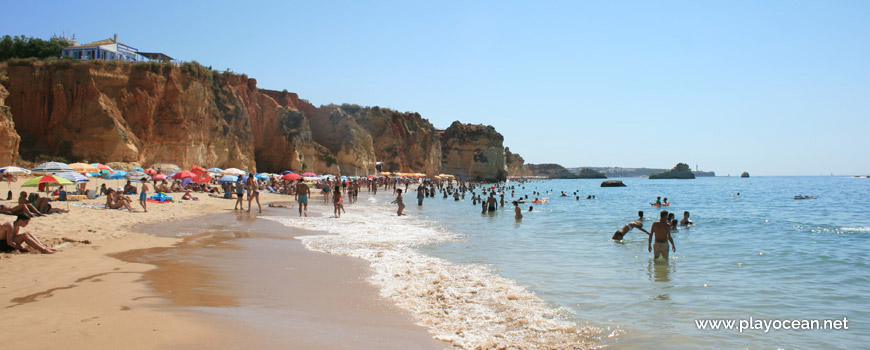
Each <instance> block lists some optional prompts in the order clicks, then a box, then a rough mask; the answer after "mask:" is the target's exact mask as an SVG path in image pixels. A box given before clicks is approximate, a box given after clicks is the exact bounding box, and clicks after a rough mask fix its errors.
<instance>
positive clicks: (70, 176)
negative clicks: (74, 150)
mask: <svg viewBox="0 0 870 350" xmlns="http://www.w3.org/2000/svg"><path fill="white" fill-rule="evenodd" d="M54 176H57V177H62V178H64V179H67V180H70V181H72V182H88V181H91V180H89V179H88V177H87V176H84V175H82V174H79V173H76V172H72V171H70V172H65V173H60V174H56V175H54Z"/></svg>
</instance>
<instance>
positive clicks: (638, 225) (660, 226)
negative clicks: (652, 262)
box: [611, 210, 692, 260]
mask: <svg viewBox="0 0 870 350" xmlns="http://www.w3.org/2000/svg"><path fill="white" fill-rule="evenodd" d="M637 216H638V218H637V220H635V221H631V222H629V223H626V224H625V226H623V227H622V228H620V229H618V230H616V232H614V233H613V237H611V239H613V240H615V241H621V240H622V239H623V238H624V237H625V235H626V234H628V232H630V231H631V230H632V229H638V230H639V231H641V232H643V233H646V234H647V235H648V236H649V240H648V245H649V247H648V249H649V251H650V252H652V251H653V248H655V252H654V254H653V258H654V259H658V258H664V259H665V260H667V259H668V244H670V248H671V249H673V251H677V247H676V245H674V239H673V237H672V236H671V231H674V230H676V229H677V227H678V226H682V227H689V226H691V225H692V220H691V219H689V212H688V211H684V212H683V219H682V220H680V221H679V223H678V222H677V220H676V219H675V218H674V213H669V212H668V211H667V210H662V211H661V213H660V219H659V220H658V221H655V222H653V224H652V228H651V229H650V231H647V230H645V229H644V228H643V221H644V220H647V218H644V217H643V211H638V212H637ZM653 240H655V244H653Z"/></svg>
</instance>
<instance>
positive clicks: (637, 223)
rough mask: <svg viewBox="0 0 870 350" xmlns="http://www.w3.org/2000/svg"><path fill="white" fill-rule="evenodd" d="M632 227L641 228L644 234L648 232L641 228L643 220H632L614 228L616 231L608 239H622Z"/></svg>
mask: <svg viewBox="0 0 870 350" xmlns="http://www.w3.org/2000/svg"><path fill="white" fill-rule="evenodd" d="M634 228H636V229H638V230H641V231H643V232H644V233H646V234H649V232H648V231H647V230H644V228H643V221H632V222H629V223H626V224H625V226H623V227H622V228H620V229H618V230H616V232H614V233H613V237H611V238H610V239H612V240H614V241H619V240H622V238H623V237H625V235H626V234H628V232H629V231H631V230H632V229H634Z"/></svg>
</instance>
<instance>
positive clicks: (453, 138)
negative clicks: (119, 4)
mask: <svg viewBox="0 0 870 350" xmlns="http://www.w3.org/2000/svg"><path fill="white" fill-rule="evenodd" d="M5 76H8V78H5ZM0 77H4V80H6V87H7V88H8V89H9V97H8V98H6V101H5V103H6V105H7V106H9V108H0V136H3V135H6V136H3V137H2V141H0V142H5V143H6V145H4V147H3V148H2V152H5V153H4V155H0V157H6V158H0V163H3V164H4V165H5V164H13V163H14V162H15V157H19V156H18V155H15V154H16V153H15V151H16V150H17V152H18V153H20V158H25V159H27V160H30V161H33V160H37V158H41V159H45V158H50V159H53V160H61V161H67V162H76V161H83V160H84V161H89V162H101V163H110V162H119V163H124V164H153V163H172V164H178V165H179V166H181V167H182V168H190V167H191V166H193V165H204V166H208V167H221V168H228V167H235V168H240V169H246V170H249V171H257V170H259V171H270V172H277V171H281V170H294V171H311V172H315V173H332V174H337V173H342V174H345V175H369V174H373V173H374V172H375V163H376V162H383V164H384V166H383V168H384V170H385V171H395V172H419V173H426V174H430V175H435V174H439V173H451V174H453V175H456V176H459V177H469V178H478V179H487V180H496V179H504V178H505V176H506V174H507V168H506V159H505V158H506V154H505V151H504V145H503V142H504V138H503V136H502V135H501V134H499V133H498V132H496V131H495V129H494V128H492V127H491V126H482V125H470V124H462V123H454V124H453V125H451V127H450V128H448V129H447V130H443V131H439V130H436V129H435V127H434V126H433V125H432V124H431V123H430V122H429V121H428V120H426V119H425V118H423V117H422V116H421V115H420V114H418V113H414V112H398V111H394V110H390V109H386V108H379V107H360V106H356V105H341V106H336V105H327V106H321V107H315V106H314V105H312V104H310V103H309V102H308V101H305V100H303V99H300V98H299V96H298V95H296V94H295V93H291V92H287V91H286V90H285V91H272V90H265V89H260V88H257V81H256V80H255V79H250V78H248V77H247V76H245V75H243V74H241V75H240V74H235V73H229V72H217V71H214V70H211V69H210V68H206V67H203V66H201V65H199V64H198V63H196V62H185V63H182V64H180V65H178V66H176V65H172V64H162V63H156V62H140V63H132V64H131V63H125V62H114V61H111V62H106V61H81V62H79V61H71V60H58V61H38V60H29V59H25V60H19V59H17V60H9V61H6V62H4V63H2V64H0ZM10 112H11V120H12V121H14V126H13V124H12V123H11V122H10V117H9V113H10ZM4 132H5V133H6V134H3V133H4ZM16 133H17V135H20V136H21V142H20V145H16V144H15V143H16V142H17V141H16V140H18V138H17V136H13V135H15V134H16ZM7 150H8V151H7ZM7 153H8V154H7ZM519 159H522V158H521V157H520V158H519ZM520 164H521V165H520V166H522V163H520Z"/></svg>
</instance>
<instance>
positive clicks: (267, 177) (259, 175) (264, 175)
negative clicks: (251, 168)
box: [255, 174, 269, 180]
mask: <svg viewBox="0 0 870 350" xmlns="http://www.w3.org/2000/svg"><path fill="white" fill-rule="evenodd" d="M255 177H256V178H257V179H260V180H268V179H269V175H266V174H257V175H256V176H255Z"/></svg>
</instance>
